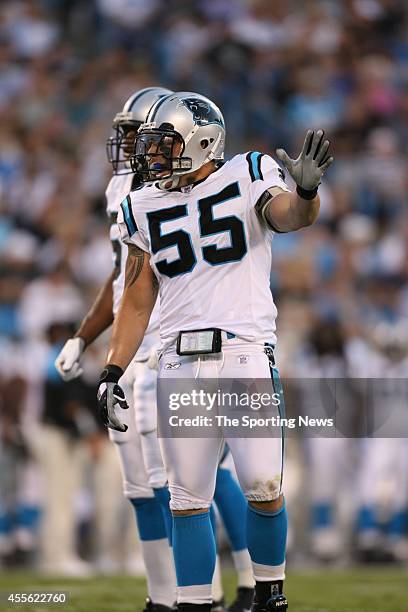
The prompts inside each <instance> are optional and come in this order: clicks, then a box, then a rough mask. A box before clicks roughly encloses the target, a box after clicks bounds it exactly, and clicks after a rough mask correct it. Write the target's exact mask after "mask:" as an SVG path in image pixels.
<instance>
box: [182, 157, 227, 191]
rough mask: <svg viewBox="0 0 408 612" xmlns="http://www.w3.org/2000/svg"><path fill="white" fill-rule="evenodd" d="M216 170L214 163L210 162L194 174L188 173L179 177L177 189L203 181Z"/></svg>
mask: <svg viewBox="0 0 408 612" xmlns="http://www.w3.org/2000/svg"><path fill="white" fill-rule="evenodd" d="M216 169H217V167H216V165H215V162H213V161H210V162H208V163H206V164H204V166H201V168H199V169H198V170H197V171H196V172H190V174H182V175H181V176H180V181H179V183H178V185H177V187H187V186H188V185H193V184H194V183H198V182H199V181H203V180H204V179H206V178H207V176H209V175H210V174H212V173H213V172H215V170H216Z"/></svg>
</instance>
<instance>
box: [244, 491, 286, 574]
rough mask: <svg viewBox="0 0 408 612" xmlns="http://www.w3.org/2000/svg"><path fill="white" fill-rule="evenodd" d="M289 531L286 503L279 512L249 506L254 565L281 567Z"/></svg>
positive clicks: (251, 550) (250, 544)
mask: <svg viewBox="0 0 408 612" xmlns="http://www.w3.org/2000/svg"><path fill="white" fill-rule="evenodd" d="M287 531H288V517H287V513H286V506H285V503H284V504H283V506H282V508H281V509H280V510H278V511H277V512H268V511H266V510H258V508H253V507H252V506H251V504H248V512H247V538H248V550H249V554H250V555H251V559H252V561H253V563H260V564H262V565H272V566H276V565H281V564H282V563H283V562H284V561H285V550H286V535H287Z"/></svg>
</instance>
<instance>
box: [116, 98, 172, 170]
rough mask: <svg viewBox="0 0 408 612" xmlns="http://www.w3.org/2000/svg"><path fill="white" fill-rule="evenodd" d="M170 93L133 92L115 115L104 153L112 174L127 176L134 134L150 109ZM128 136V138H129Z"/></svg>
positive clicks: (132, 151)
mask: <svg viewBox="0 0 408 612" xmlns="http://www.w3.org/2000/svg"><path fill="white" fill-rule="evenodd" d="M170 93H172V92H171V90H170V89H165V88H164V87H145V88H144V89H139V90H138V91H135V92H134V93H133V94H132V95H131V96H130V97H129V98H128V99H127V100H126V102H125V104H124V106H123V109H122V110H121V111H120V112H119V113H116V115H115V117H114V119H113V123H112V127H113V129H114V131H115V135H114V136H111V137H110V138H108V140H107V141H106V153H107V156H108V161H109V163H111V164H112V167H113V172H114V174H118V173H120V174H129V173H131V172H132V170H131V168H130V165H129V161H128V160H129V156H130V155H131V154H133V153H134V140H135V136H136V132H137V130H138V129H139V127H140V126H141V124H142V123H143V122H144V121H145V120H146V116H147V113H148V112H149V110H150V107H151V106H152V105H153V104H154V103H155V102H156V101H157V100H159V99H160V98H162V97H163V96H166V95H167V94H170ZM129 136H130V138H129Z"/></svg>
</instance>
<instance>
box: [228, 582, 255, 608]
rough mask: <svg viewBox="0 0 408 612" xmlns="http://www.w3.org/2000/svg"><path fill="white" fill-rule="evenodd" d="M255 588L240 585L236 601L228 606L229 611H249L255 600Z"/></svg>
mask: <svg viewBox="0 0 408 612" xmlns="http://www.w3.org/2000/svg"><path fill="white" fill-rule="evenodd" d="M254 593H255V589H252V588H249V587H238V588H237V594H236V596H235V599H234V601H233V602H232V604H230V605H229V606H228V608H227V611H228V612H248V611H249V610H250V609H251V606H252V604H253V601H254Z"/></svg>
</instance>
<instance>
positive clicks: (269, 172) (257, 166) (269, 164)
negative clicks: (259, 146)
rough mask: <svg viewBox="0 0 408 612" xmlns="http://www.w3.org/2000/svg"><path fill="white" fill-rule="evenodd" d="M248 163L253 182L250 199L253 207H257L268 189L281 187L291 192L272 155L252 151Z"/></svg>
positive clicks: (247, 156) (248, 156) (251, 183)
mask: <svg viewBox="0 0 408 612" xmlns="http://www.w3.org/2000/svg"><path fill="white" fill-rule="evenodd" d="M246 161H247V164H248V174H249V177H250V181H251V182H250V187H249V199H250V203H251V204H252V206H255V204H256V203H257V202H258V200H259V198H260V197H261V195H262V194H263V193H264V192H265V191H266V190H267V189H271V188H273V187H279V188H280V189H282V190H283V191H290V189H289V188H288V186H287V185H286V183H285V173H284V172H283V170H282V168H280V167H279V166H278V164H277V163H276V161H275V160H274V159H273V158H272V157H270V155H266V154H265V153H259V152H257V151H250V152H249V153H247V155H246Z"/></svg>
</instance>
